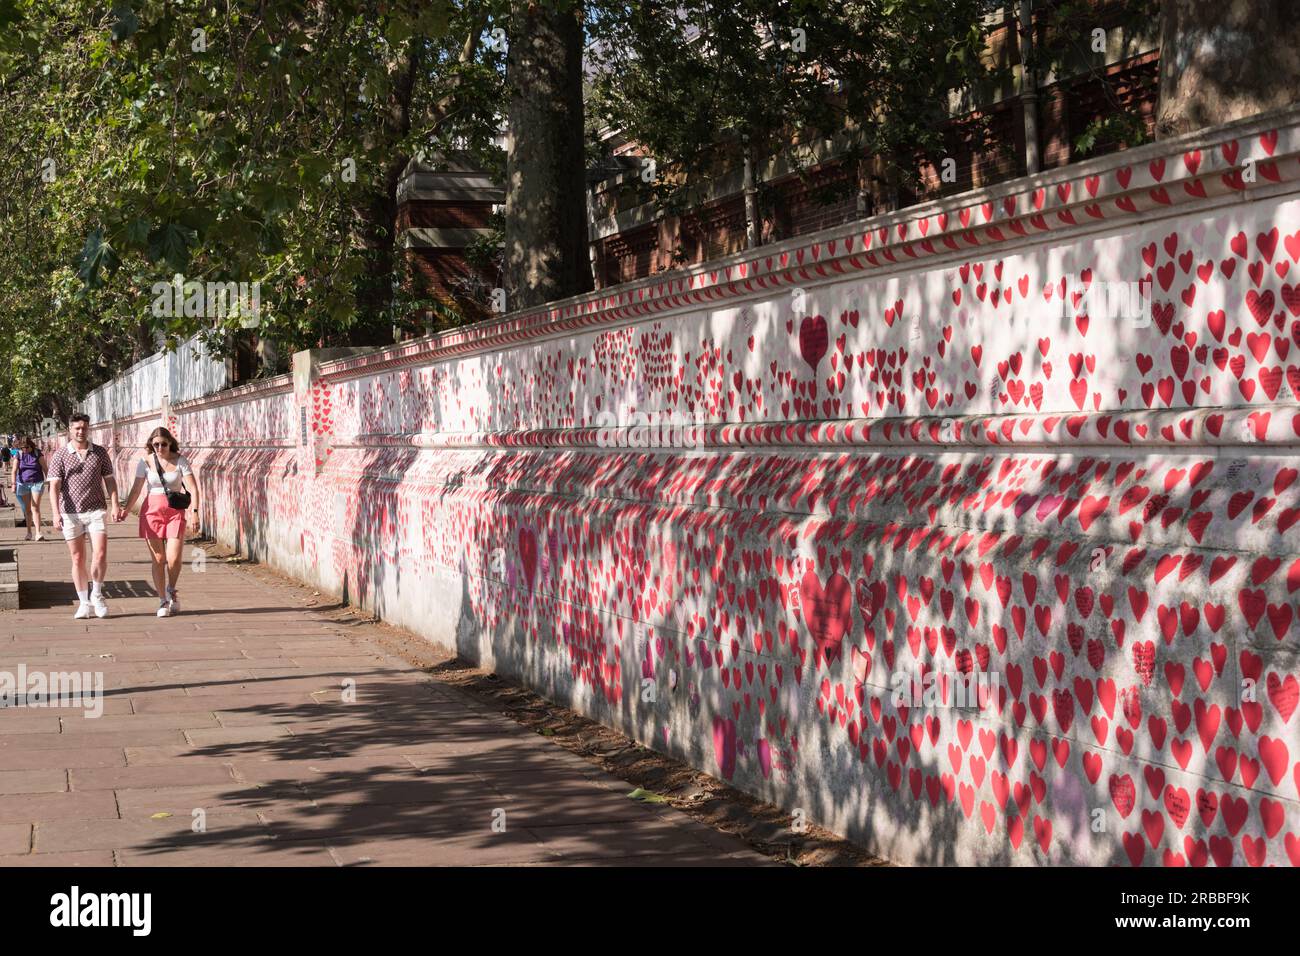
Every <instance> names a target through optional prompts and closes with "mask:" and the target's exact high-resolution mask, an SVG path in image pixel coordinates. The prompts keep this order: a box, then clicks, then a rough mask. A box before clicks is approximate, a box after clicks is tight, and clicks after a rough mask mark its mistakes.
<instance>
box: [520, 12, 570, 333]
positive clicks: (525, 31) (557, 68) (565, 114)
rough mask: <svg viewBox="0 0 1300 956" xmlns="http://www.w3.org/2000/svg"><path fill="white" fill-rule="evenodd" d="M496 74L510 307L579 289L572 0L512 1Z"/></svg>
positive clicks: (530, 305) (533, 302)
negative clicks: (501, 94)
mask: <svg viewBox="0 0 1300 956" xmlns="http://www.w3.org/2000/svg"><path fill="white" fill-rule="evenodd" d="M510 6H511V21H510V32H509V35H508V38H507V39H508V42H509V49H508V51H507V54H506V83H507V86H508V93H507V96H508V100H509V114H510V118H509V130H508V134H507V143H506V150H507V153H506V208H505V283H506V308H507V309H508V310H510V311H514V310H516V309H522V308H530V307H532V306H537V305H541V304H543V303H546V302H551V301H554V300H555V299H562V298H565V297H566V296H571V295H578V294H579V293H582V292H589V291H590V290H591V288H592V276H591V259H590V255H589V253H588V248H587V245H588V244H587V202H586V170H585V162H584V149H583V104H582V24H581V5H580V4H579V3H558V4H557V3H555V2H547V3H532V2H528V0H512V2H511V5H510Z"/></svg>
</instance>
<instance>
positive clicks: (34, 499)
mask: <svg viewBox="0 0 1300 956" xmlns="http://www.w3.org/2000/svg"><path fill="white" fill-rule="evenodd" d="M21 446H22V450H21V451H19V452H18V454H16V455H14V456H12V457H13V463H14V500H16V501H17V502H18V503H19V504H20V505H21V506H22V509H23V517H24V518H25V519H26V521H27V537H26V539H25V540H27V541H31V540H33V538H32V529H33V528H35V529H36V537H35V540H37V541H44V540H45V535H43V534H41V495H43V494H44V493H45V462H44V461H43V460H42V456H41V450H40V449H39V448H38V447H37V446H36V442H34V441H32V439H31V437H30V436H29V437H26V438H24V439H23V440H22V442H21Z"/></svg>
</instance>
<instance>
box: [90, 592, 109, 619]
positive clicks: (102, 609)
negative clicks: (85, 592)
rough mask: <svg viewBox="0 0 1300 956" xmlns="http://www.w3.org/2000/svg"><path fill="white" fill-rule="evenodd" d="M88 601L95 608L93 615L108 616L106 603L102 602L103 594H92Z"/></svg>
mask: <svg viewBox="0 0 1300 956" xmlns="http://www.w3.org/2000/svg"><path fill="white" fill-rule="evenodd" d="M90 603H91V605H92V606H93V607H94V608H95V617H108V605H107V604H105V603H104V595H102V594H98V595H92V596H91V598H90Z"/></svg>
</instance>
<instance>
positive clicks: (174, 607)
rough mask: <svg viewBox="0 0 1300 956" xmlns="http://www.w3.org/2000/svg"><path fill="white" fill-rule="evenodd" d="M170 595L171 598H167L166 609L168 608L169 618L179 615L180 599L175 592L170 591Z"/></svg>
mask: <svg viewBox="0 0 1300 956" xmlns="http://www.w3.org/2000/svg"><path fill="white" fill-rule="evenodd" d="M170 593H171V597H169V598H168V599H167V607H168V610H169V614H168V616H169V617H170V616H171V615H172V614H179V613H181V599H180V598H178V597H177V596H176V592H175V591H172V592H170Z"/></svg>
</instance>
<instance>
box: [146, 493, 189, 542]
mask: <svg viewBox="0 0 1300 956" xmlns="http://www.w3.org/2000/svg"><path fill="white" fill-rule="evenodd" d="M140 537H142V538H147V539H149V540H151V541H162V540H166V539H169V538H182V539H183V538H184V537H185V512H184V511H181V510H180V509H179V508H173V507H171V505H169V504H167V496H166V495H145V499H144V504H142V505H141V506H140Z"/></svg>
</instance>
